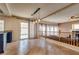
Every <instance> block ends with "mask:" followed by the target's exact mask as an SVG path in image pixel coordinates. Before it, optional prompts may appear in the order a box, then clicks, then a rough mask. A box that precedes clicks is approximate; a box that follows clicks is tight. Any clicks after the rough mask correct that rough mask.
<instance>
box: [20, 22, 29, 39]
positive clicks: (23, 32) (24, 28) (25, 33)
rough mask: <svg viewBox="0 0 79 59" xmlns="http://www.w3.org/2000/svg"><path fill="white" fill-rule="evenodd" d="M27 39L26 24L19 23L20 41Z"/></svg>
mask: <svg viewBox="0 0 79 59" xmlns="http://www.w3.org/2000/svg"><path fill="white" fill-rule="evenodd" d="M27 38H28V23H24V22H21V39H27Z"/></svg>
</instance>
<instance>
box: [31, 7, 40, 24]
mask: <svg viewBox="0 0 79 59" xmlns="http://www.w3.org/2000/svg"><path fill="white" fill-rule="evenodd" d="M35 15H36V17H35V18H36V19H35V20H34V21H33V23H34V24H35V23H39V22H40V21H41V19H40V8H37V9H36V11H35V12H34V13H33V14H32V16H35Z"/></svg>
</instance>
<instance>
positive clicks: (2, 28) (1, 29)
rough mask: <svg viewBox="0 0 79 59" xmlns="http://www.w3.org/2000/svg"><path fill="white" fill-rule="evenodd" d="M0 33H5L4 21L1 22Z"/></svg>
mask: <svg viewBox="0 0 79 59" xmlns="http://www.w3.org/2000/svg"><path fill="white" fill-rule="evenodd" d="M0 31H4V21H3V20H0Z"/></svg>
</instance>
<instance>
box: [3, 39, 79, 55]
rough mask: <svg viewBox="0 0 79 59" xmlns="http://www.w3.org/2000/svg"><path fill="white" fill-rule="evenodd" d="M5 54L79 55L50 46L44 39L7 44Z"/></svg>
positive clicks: (60, 47)
mask: <svg viewBox="0 0 79 59" xmlns="http://www.w3.org/2000/svg"><path fill="white" fill-rule="evenodd" d="M5 54H8V55H10V54H13V55H17V54H19V55H20V54H22V55H75V54H77V55H79V52H75V51H73V50H71V49H67V48H64V47H62V46H59V45H55V44H53V43H52V44H51V43H50V42H49V41H47V40H45V39H44V38H41V39H30V40H28V39H26V40H20V41H17V42H13V43H10V44H8V46H7V49H6V53H5Z"/></svg>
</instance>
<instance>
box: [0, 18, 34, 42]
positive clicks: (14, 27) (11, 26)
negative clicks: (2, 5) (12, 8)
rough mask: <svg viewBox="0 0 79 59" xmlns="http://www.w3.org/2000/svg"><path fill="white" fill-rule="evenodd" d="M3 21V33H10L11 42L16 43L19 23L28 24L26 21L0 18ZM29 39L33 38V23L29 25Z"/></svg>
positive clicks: (18, 34)
mask: <svg viewBox="0 0 79 59" xmlns="http://www.w3.org/2000/svg"><path fill="white" fill-rule="evenodd" d="M0 19H1V20H4V23H5V24H4V30H5V31H12V34H13V35H12V40H13V41H17V40H19V39H20V25H21V24H20V23H21V22H28V21H27V20H20V19H16V18H0ZM30 37H34V25H33V23H31V24H30Z"/></svg>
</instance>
